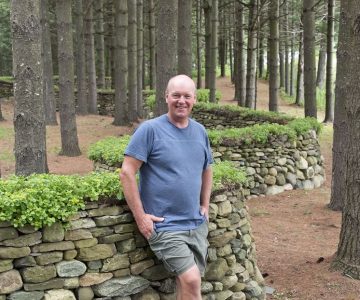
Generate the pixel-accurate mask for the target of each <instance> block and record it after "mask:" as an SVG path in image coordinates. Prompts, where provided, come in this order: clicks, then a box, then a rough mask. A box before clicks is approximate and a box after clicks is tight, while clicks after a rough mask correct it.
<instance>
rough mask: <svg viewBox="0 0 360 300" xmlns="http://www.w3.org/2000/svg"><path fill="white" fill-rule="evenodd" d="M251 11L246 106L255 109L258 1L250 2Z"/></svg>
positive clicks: (252, 0)
mask: <svg viewBox="0 0 360 300" xmlns="http://www.w3.org/2000/svg"><path fill="white" fill-rule="evenodd" d="M249 10H250V11H249V23H248V24H249V28H248V49H247V65H246V100H245V105H246V107H248V108H252V109H255V93H256V91H255V86H256V83H255V82H256V40H257V37H256V32H257V31H256V26H257V0H251V1H250V3H249Z"/></svg>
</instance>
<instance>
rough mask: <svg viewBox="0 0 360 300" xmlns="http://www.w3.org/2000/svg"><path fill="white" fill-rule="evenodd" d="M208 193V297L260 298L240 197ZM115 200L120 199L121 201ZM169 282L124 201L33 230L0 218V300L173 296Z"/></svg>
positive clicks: (93, 205)
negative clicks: (64, 226)
mask: <svg viewBox="0 0 360 300" xmlns="http://www.w3.org/2000/svg"><path fill="white" fill-rule="evenodd" d="M247 192H248V191H246V190H244V191H240V190H236V191H224V192H223V193H221V194H219V195H217V196H215V197H213V203H211V211H210V212H211V215H210V223H209V228H210V233H209V241H210V248H209V268H208V270H207V272H206V280H205V281H204V282H203V284H202V292H203V294H204V295H205V296H204V297H207V298H209V299H213V298H211V297H212V295H215V296H216V299H245V297H250V298H249V299H263V290H262V288H261V285H262V282H263V280H262V277H261V274H260V272H259V270H258V268H257V266H256V260H255V246H254V245H253V238H252V235H251V230H250V223H249V220H248V214H247V208H246V207H245V205H244V201H243V200H244V194H246V193H247ZM117 203H124V202H123V201H120V202H117ZM174 292H175V282H174V279H173V278H172V277H171V275H170V274H169V273H167V272H166V271H165V269H164V268H163V266H162V264H161V263H160V262H159V261H157V259H156V258H155V256H154V254H153V253H152V251H151V250H150V248H149V246H148V243H147V241H146V240H145V239H144V238H143V236H142V235H141V234H140V233H139V231H138V229H137V227H136V223H135V222H134V220H133V216H132V214H131V213H130V212H129V209H128V207H127V206H126V205H114V204H111V203H110V201H108V202H107V204H106V203H103V204H99V203H97V202H89V203H87V204H86V209H85V210H84V211H80V212H79V213H77V214H76V215H75V216H74V217H72V218H71V220H70V221H69V228H68V230H66V231H65V230H64V228H63V226H62V225H61V224H60V223H55V224H53V225H52V226H49V227H45V228H43V229H41V230H35V229H34V228H32V227H31V226H25V227H23V228H14V227H12V226H11V224H10V223H9V222H2V223H0V300H5V299H6V298H7V299H12V300H15V299H16V300H22V299H27V300H28V299H39V300H40V299H43V298H44V299H48V300H52V299H82V300H85V299H104V298H106V299H172V297H174Z"/></svg>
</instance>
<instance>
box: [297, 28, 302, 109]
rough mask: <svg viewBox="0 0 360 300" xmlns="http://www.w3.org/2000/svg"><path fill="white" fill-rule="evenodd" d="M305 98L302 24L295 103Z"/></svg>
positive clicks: (298, 103) (299, 102)
mask: <svg viewBox="0 0 360 300" xmlns="http://www.w3.org/2000/svg"><path fill="white" fill-rule="evenodd" d="M303 100H304V46H303V32H302V26H301V25H300V36H299V58H298V66H297V76H296V97H295V104H296V105H299V106H300V105H301V102H302V101H303Z"/></svg>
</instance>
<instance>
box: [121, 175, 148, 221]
mask: <svg viewBox="0 0 360 300" xmlns="http://www.w3.org/2000/svg"><path fill="white" fill-rule="evenodd" d="M120 179H121V183H122V187H123V191H124V196H125V199H126V202H127V204H128V206H129V208H130V210H131V212H132V213H133V215H134V218H135V220H138V219H141V218H142V217H143V215H144V214H145V212H144V208H143V205H142V203H141V199H140V194H139V190H138V186H137V182H136V177H135V175H132V174H128V173H126V172H122V173H121V174H120Z"/></svg>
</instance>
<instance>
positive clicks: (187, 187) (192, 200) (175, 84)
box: [120, 75, 213, 300]
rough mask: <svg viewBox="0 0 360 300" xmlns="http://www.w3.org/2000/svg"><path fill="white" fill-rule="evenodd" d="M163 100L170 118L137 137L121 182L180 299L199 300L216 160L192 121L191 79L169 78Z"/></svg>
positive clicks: (149, 124) (151, 124)
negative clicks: (214, 161) (137, 176)
mask: <svg viewBox="0 0 360 300" xmlns="http://www.w3.org/2000/svg"><path fill="white" fill-rule="evenodd" d="M165 97H166V103H167V105H168V113H167V114H164V115H162V116H160V117H158V118H155V119H153V120H149V121H146V122H144V123H142V124H141V125H140V127H139V128H138V129H137V130H136V131H135V133H134V135H133V136H132V139H131V141H130V143H129V145H128V147H127V149H126V151H125V158H124V162H123V165H122V171H121V174H120V179H121V182H122V186H123V189H124V194H125V198H126V200H127V203H128V205H129V207H130V209H131V211H132V213H133V215H134V218H135V221H136V223H137V225H138V228H139V230H140V232H141V234H142V235H143V236H144V237H145V238H146V239H147V240H148V242H149V245H150V247H151V249H152V250H153V251H154V253H155V254H156V256H157V257H158V258H159V259H160V260H162V262H163V263H164V266H165V268H166V269H167V270H168V271H170V272H172V273H174V274H175V275H176V285H177V299H182V300H191V299H201V290H200V285H201V276H202V275H203V274H204V271H205V265H206V255H207V247H208V242H207V238H206V237H207V234H208V228H207V221H208V210H209V201H210V193H211V186H212V170H211V166H210V164H211V163H212V162H213V160H212V156H211V150H210V146H209V140H208V137H207V134H206V131H205V129H204V127H203V126H202V125H200V124H199V123H197V122H196V121H194V120H192V119H190V118H189V115H190V113H191V110H192V107H193V105H194V103H195V102H196V88H195V84H194V82H193V81H192V79H191V78H189V77H188V76H186V75H178V76H175V77H173V78H171V79H170V81H169V83H168V86H167V89H166V93H165ZM138 170H140V192H139V190H138V187H137V183H136V178H135V175H136V173H137V171H138Z"/></svg>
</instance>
